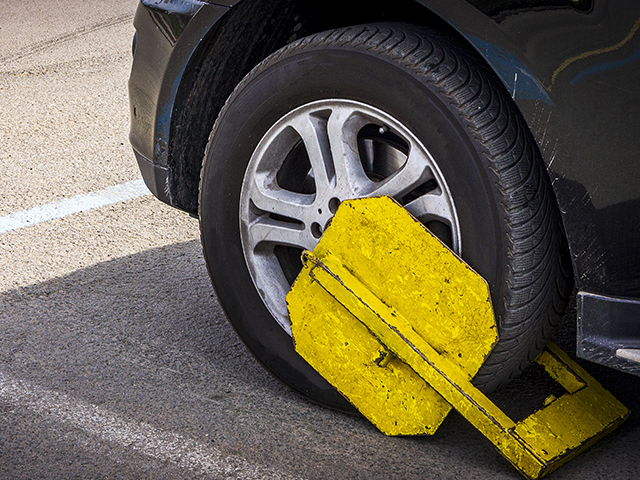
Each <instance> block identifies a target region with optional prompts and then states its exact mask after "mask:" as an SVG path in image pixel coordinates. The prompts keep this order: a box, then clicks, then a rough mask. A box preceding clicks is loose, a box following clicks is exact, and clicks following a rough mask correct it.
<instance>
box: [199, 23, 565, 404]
mask: <svg viewBox="0 0 640 480" xmlns="http://www.w3.org/2000/svg"><path fill="white" fill-rule="evenodd" d="M340 115H342V117H340ZM354 119H356V120H354ZM349 122H351V123H349ZM309 123H310V124H312V126H313V129H312V130H313V131H314V132H316V133H315V135H318V138H320V140H313V141H311V140H309V139H310V138H311V136H313V135H314V134H311V133H309V132H310V131H306V130H305V129H306V128H308V125H307V124H309ZM303 125H307V126H306V127H305V126H303ZM332 125H333V126H332ZM303 130H304V131H303ZM305 132H306V133H305ZM337 132H342V133H337ZM345 132H346V133H345ZM340 135H342V136H340ZM340 139H342V140H340ZM338 144H341V145H342V147H339V145H338ZM323 148H324V150H323ZM340 148H342V150H340ZM354 152H355V157H354ZM415 152H418V154H415ZM340 155H343V156H344V158H347V157H348V159H347V160H340V158H342V157H340ZM417 156H419V157H420V158H421V160H420V161H421V162H422V163H420V164H419V166H417V167H416V166H415V165H414V164H415V161H414V160H413V158H414V157H417ZM354 158H356V160H354ZM358 158H359V162H360V163H359V165H357V164H353V162H354V161H356V163H357V159H358ZM318 159H320V160H318ZM323 162H324V163H323ZM348 162H351V163H348ZM412 162H413V163H412ZM319 165H324V166H323V167H319ZM327 165H328V166H327ZM354 165H355V166H354ZM407 165H414V166H412V167H411V168H412V169H413V170H410V169H409V167H406V166H407ZM314 166H315V167H316V168H314ZM325 166H326V168H327V171H325V172H321V171H320V170H321V169H322V168H325ZM405 167H406V168H405ZM408 169H409V170H408ZM338 170H339V172H338ZM425 171H427V173H425ZM282 172H284V173H282ZM349 172H350V173H349ZM339 173H340V175H339ZM410 173H412V174H413V175H414V177H415V178H414V177H412V176H411V175H410ZM331 175H333V176H332V177H331ZM345 175H346V176H347V177H349V178H350V180H349V182H347V183H349V185H351V183H353V184H354V185H355V186H353V185H351V186H348V187H345V186H344V185H346V184H347V183H345V181H344V179H343V177H344V176H345ZM421 175H422V176H421ZM329 177H331V178H332V179H333V180H331V181H330V180H328V179H329ZM351 177H353V178H351ZM417 177H420V178H417ZM336 179H337V180H336ZM341 179H342V180H341ZM354 179H355V180H354ZM332 181H333V183H331V182H332ZM340 182H342V183H340ZM394 182H395V183H394ZM403 182H404V183H403ZM330 185H333V187H331V188H334V187H335V186H336V185H342V186H340V189H339V194H335V192H332V193H327V189H328V188H329V186H330ZM389 185H391V187H389ZM265 189H266V190H265ZM378 194H389V195H392V196H394V198H396V200H398V201H400V203H401V204H403V205H405V206H406V207H411V206H412V205H415V204H420V205H422V207H421V209H420V208H418V209H417V212H412V213H414V214H416V215H417V216H418V218H419V219H420V220H421V221H423V223H425V224H426V225H427V227H428V228H432V229H433V231H434V233H436V234H437V235H438V236H440V238H441V239H442V240H443V241H444V242H445V243H447V244H448V245H449V246H450V247H451V248H452V249H453V250H454V251H457V252H458V253H459V254H460V255H461V256H462V258H463V259H464V260H465V261H466V262H467V263H469V264H470V265H471V266H472V267H473V268H474V269H475V270H476V271H477V272H478V273H479V274H480V275H482V276H483V277H484V278H485V279H486V280H487V281H488V282H489V285H490V289H491V298H492V302H493V307H494V312H495V315H496V319H497V322H498V329H499V336H500V339H499V342H498V344H497V345H496V347H495V348H494V350H493V351H492V352H491V354H490V355H489V357H488V358H487V360H486V362H485V364H484V365H483V366H482V368H481V370H480V371H479V373H478V375H477V376H476V378H475V379H474V383H476V385H478V386H479V387H480V388H482V389H483V390H485V391H487V390H491V389H493V388H495V387H497V386H499V385H500V384H502V383H504V382H505V381H506V380H507V379H509V378H510V377H512V376H513V375H515V374H517V373H518V372H520V371H521V370H522V369H523V368H524V367H525V366H526V365H527V364H528V363H529V362H530V361H531V360H532V359H533V358H535V356H536V355H537V353H538V352H539V351H540V350H541V349H542V348H543V347H544V345H545V343H546V341H547V340H548V339H549V337H550V335H551V333H552V330H553V327H554V326H555V325H556V324H557V323H558V321H559V319H560V317H561V315H562V312H563V310H564V308H565V305H566V299H567V297H568V295H569V294H570V291H571V287H572V286H571V281H570V275H569V272H570V266H568V263H567V255H566V253H565V252H566V247H565V245H564V237H563V234H562V229H561V225H560V221H559V215H558V212H557V207H556V203H555V198H554V195H553V192H552V189H551V185H550V182H549V180H548V177H547V176H546V173H545V171H544V166H543V163H542V160H541V157H540V153H539V151H538V148H537V146H536V143H535V141H534V139H533V137H532V136H531V134H530V132H529V131H528V128H527V126H526V124H525V122H524V120H523V119H522V117H521V115H520V113H519V111H518V109H517V107H516V106H515V104H514V103H513V101H512V99H511V98H510V96H509V94H508V92H507V91H506V90H505V89H504V87H503V86H502V84H501V83H500V82H499V80H498V79H497V78H496V76H495V74H494V73H493V72H492V71H491V70H490V69H489V68H488V67H487V66H486V64H484V63H483V61H482V60H481V59H480V58H479V57H478V56H477V54H476V53H475V52H474V51H473V50H471V49H470V48H469V47H468V46H466V45H465V44H464V43H462V42H461V41H458V40H456V39H454V38H453V37H450V36H448V35H446V34H444V33H442V32H440V31H437V30H433V29H429V28H422V27H415V26H409V25H403V24H374V25H365V26H357V27H348V28H343V29H337V30H333V31H328V32H323V33H319V34H316V35H313V36H311V37H307V38H303V39H301V40H298V41H295V42H293V43H291V44H289V45H287V46H286V47H284V48H282V49H281V50H279V51H278V52H276V53H274V54H273V55H271V56H270V57H268V58H267V59H266V60H264V61H263V62H262V63H260V64H259V65H258V66H257V67H255V68H254V69H253V70H252V71H251V72H250V73H249V74H248V75H247V76H246V77H245V78H244V80H243V81H242V82H241V83H240V84H239V85H238V86H237V88H236V89H235V91H234V92H233V94H232V95H231V96H230V97H229V99H228V100H227V102H226V105H225V106H224V108H223V109H222V111H221V112H220V114H219V117H218V119H217V121H216V123H215V125H214V127H213V130H212V132H211V136H210V139H209V144H208V146H207V150H206V153H205V158H204V164H203V169H202V176H201V186H200V206H199V208H200V212H199V213H200V222H201V237H202V244H203V249H204V255H205V260H206V263H207V267H208V270H209V274H210V277H211V280H212V283H213V285H214V288H215V290H216V292H217V295H218V297H219V300H220V302H221V304H222V306H223V308H224V310H225V312H226V314H227V316H228V318H229V320H230V322H231V324H232V325H233V327H234V328H235V329H236V331H237V332H238V334H239V336H240V337H241V338H242V340H243V341H244V342H245V344H246V345H247V346H248V347H249V349H250V350H251V351H252V352H253V354H254V355H255V356H256V357H257V358H258V360H260V362H262V363H263V364H264V366H266V367H267V369H269V370H270V371H271V372H273V373H274V374H275V375H276V376H277V377H278V378H280V379H281V380H282V381H284V382H285V383H287V384H288V385H290V386H291V387H293V388H294V389H296V390H298V391H299V392H302V393H303V394H304V395H306V396H307V397H309V398H310V399H312V400H314V401H316V402H319V403H322V404H324V405H328V406H330V407H333V408H338V409H349V408H350V407H349V406H348V404H347V403H346V401H345V400H344V399H343V398H342V397H341V396H340V395H338V394H337V393H336V391H335V390H334V389H333V388H331V387H330V386H329V385H328V384H327V382H326V381H325V380H324V379H322V378H321V377H320V376H319V374H317V373H316V372H315V371H314V370H313V369H312V368H311V367H310V366H309V365H308V364H307V363H306V362H305V361H304V360H302V358H301V357H299V356H298V355H297V354H296V353H295V351H294V347H293V342H292V339H291V337H290V334H289V333H288V331H287V328H286V327H287V325H286V322H287V319H286V312H285V313H283V312H282V305H283V303H282V302H284V299H283V298H282V299H278V298H279V295H281V294H283V292H284V291H285V290H286V288H287V284H286V283H283V282H285V281H286V282H288V283H289V284H290V283H291V281H292V280H293V278H294V277H295V274H296V273H297V270H298V269H299V264H298V263H296V262H299V260H298V258H297V256H298V255H299V252H300V251H301V249H302V248H309V247H313V244H314V241H317V238H318V237H319V236H320V235H321V233H322V230H323V229H324V228H325V227H326V224H327V219H329V220H330V215H331V214H332V213H333V212H334V211H335V207H336V206H337V204H338V203H339V201H342V200H345V199H346V198H345V197H358V196H360V197H362V196H369V195H378ZM429 195H430V196H429ZM435 196H439V197H438V198H439V199H438V200H437V201H435V203H434V202H433V201H434V197H435ZM285 197H286V198H285ZM274 199H275V200H274ZM278 202H280V203H278ZM318 202H320V203H318ZM331 202H333V205H332V204H331ZM412 202H413V203H412ZM420 202H421V203H420ZM430 202H431V203H430ZM291 205H293V206H291ZM433 205H436V206H435V207H434V206H433ZM290 206H291V208H289V207H290ZM303 207H304V208H303ZM408 209H409V210H410V211H411V208H408ZM327 210H329V211H330V213H327ZM414 210H415V209H414ZM303 211H304V212H305V213H300V212H303ZM320 211H322V214H320V213H318V212H320ZM316 213H317V216H316V217H317V218H316V217H314V215H316ZM296 217H299V218H296ZM421 217H422V218H421ZM314 218H315V220H314ZM256 225H258V227H259V228H260V229H262V230H259V229H258V228H257V227H256ZM294 227H295V228H297V229H298V230H299V233H300V236H299V237H295V236H292V235H291V232H289V231H287V233H285V234H281V233H279V231H278V232H276V231H275V230H277V229H278V228H282V229H290V230H291V229H294ZM269 228H271V229H272V231H269ZM256 232H258V233H256ZM297 238H300V240H299V241H298V240H296V239H297ZM296 242H297V244H296Z"/></svg>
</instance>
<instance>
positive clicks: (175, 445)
mask: <svg viewBox="0 0 640 480" xmlns="http://www.w3.org/2000/svg"><path fill="white" fill-rule="evenodd" d="M0 398H1V399H2V400H3V401H5V402H7V403H10V404H12V405H15V406H22V407H26V408H27V409H29V410H31V411H32V412H35V413H36V414H38V415H42V416H46V417H49V418H51V417H53V418H54V419H56V420H58V421H61V422H62V423H64V424H66V425H69V426H71V427H73V428H78V429H80V430H82V431H83V432H85V433H86V434H88V435H90V436H93V437H97V438H98V439H99V440H100V441H103V442H110V443H115V444H118V445H120V446H122V447H124V448H126V449H130V450H134V451H136V452H138V453H141V454H143V455H146V456H148V457H152V458H155V459H157V460H160V461H162V462H170V463H173V464H175V465H176V466H178V467H180V468H184V469H188V470H190V471H192V472H195V473H196V474H197V475H204V476H213V477H214V478H229V479H232V478H236V479H240V478H242V479H245V478H248V479H265V480H266V479H274V480H280V479H281V480H293V479H294V478H296V477H293V476H291V475H288V474H286V473H283V472H280V471H277V470H275V469H273V468H270V467H266V466H259V465H252V464H250V463H249V462H247V461H246V460H245V459H243V458H241V457H239V456H225V455H223V454H222V453H221V452H220V451H219V450H218V449H216V448H214V447H212V446H210V445H208V444H206V443H202V442H198V441H197V440H194V439H191V438H188V437H185V436H183V435H179V434H177V433H173V432H168V431H166V430H161V429H159V428H157V427H154V426H152V425H149V424H147V423H143V422H135V421H131V420H128V419H126V418H125V417H123V416H122V415H118V414H116V413H113V412H110V411H108V410H105V409H102V408H100V407H98V406H96V405H91V404H88V403H83V402H81V401H79V400H77V399H75V398H73V397H70V396H69V395H65V394H63V393H59V392H55V391H52V390H47V389H45V388H42V387H40V386H37V385H34V384H32V383H30V382H26V381H22V380H16V379H12V378H11V377H9V376H8V375H6V374H4V373H2V372H0Z"/></svg>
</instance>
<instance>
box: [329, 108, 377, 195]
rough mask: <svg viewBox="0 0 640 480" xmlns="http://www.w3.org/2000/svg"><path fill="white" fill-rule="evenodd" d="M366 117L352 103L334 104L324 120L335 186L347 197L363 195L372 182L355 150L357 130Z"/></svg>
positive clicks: (363, 123) (356, 146) (356, 147)
mask: <svg viewBox="0 0 640 480" xmlns="http://www.w3.org/2000/svg"><path fill="white" fill-rule="evenodd" d="M366 123H367V120H366V119H365V118H364V117H363V116H362V115H361V114H358V113H357V111H356V110H354V109H353V108H352V107H335V108H333V109H332V111H331V116H330V117H329V120H328V121H327V134H328V138H329V143H330V145H331V156H332V158H333V165H334V170H335V172H336V173H335V174H336V184H337V187H336V189H337V190H338V191H340V192H343V196H346V197H361V196H364V195H366V193H365V192H366V190H368V189H370V185H371V184H372V183H373V182H372V181H371V180H369V178H368V177H367V175H366V173H365V171H364V169H363V168H362V163H361V162H360V154H359V152H358V132H359V130H360V129H361V128H362V127H363V126H364V125H365V124H366Z"/></svg>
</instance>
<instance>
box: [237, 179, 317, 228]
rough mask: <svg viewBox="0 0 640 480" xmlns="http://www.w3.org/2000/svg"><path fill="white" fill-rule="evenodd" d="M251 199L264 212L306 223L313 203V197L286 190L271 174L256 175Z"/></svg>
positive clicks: (250, 194) (250, 195)
mask: <svg viewBox="0 0 640 480" xmlns="http://www.w3.org/2000/svg"><path fill="white" fill-rule="evenodd" d="M249 199H250V200H251V201H252V202H253V204H254V205H255V206H256V207H257V208H258V209H259V210H262V211H263V212H267V213H275V214H277V215H281V216H283V217H288V218H291V219H293V220H298V221H300V222H303V223H304V221H305V217H307V216H308V215H309V209H310V206H311V204H312V203H313V195H308V194H304V193H296V192H291V191H289V190H284V189H282V188H280V187H278V185H277V184H276V182H275V179H272V178H270V176H269V174H266V173H262V174H256V176H255V181H254V182H253V184H252V185H251V186H250V190H249Z"/></svg>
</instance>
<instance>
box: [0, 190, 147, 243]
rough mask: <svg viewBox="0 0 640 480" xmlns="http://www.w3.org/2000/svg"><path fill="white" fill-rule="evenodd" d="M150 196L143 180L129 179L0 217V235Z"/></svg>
mask: <svg viewBox="0 0 640 480" xmlns="http://www.w3.org/2000/svg"><path fill="white" fill-rule="evenodd" d="M145 195H151V192H150V191H149V189H148V188H147V186H146V185H145V183H144V180H142V179H141V178H139V179H138V180H132V181H131V182H127V183H122V184H120V185H115V186H113V187H108V188H105V189H104V190H96V191H95V192H89V193H84V194H81V195H76V196H75V197H71V198H64V199H62V200H58V201H55V202H51V203H47V204H45V205H39V206H37V207H33V208H30V209H28V210H23V211H21V212H15V213H11V214H9V215H7V216H6V217H1V218H0V233H4V232H10V231H11V230H18V229H20V228H25V227H30V226H32V225H36V224H38V223H42V222H48V221H49V220H53V219H55V218H62V217H66V216H68V215H72V214H74V213H80V212H85V211H87V210H93V209H94V208H100V207H104V206H107V205H111V204H113V203H118V202H124V201H126V200H131V199H133V198H138V197H143V196H145Z"/></svg>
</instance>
